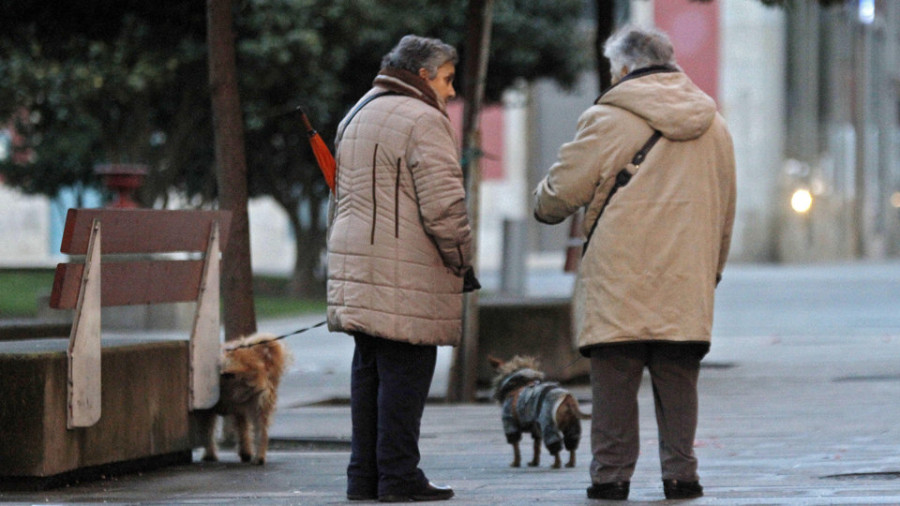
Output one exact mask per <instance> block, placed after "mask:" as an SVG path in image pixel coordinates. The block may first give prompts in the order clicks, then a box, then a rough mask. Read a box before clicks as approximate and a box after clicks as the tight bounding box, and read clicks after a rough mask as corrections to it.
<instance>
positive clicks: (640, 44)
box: [603, 25, 677, 74]
mask: <svg viewBox="0 0 900 506" xmlns="http://www.w3.org/2000/svg"><path fill="white" fill-rule="evenodd" d="M603 56H606V58H607V59H608V60H609V66H610V68H611V69H612V71H613V73H614V74H615V73H616V72H618V71H620V70H621V69H622V67H628V70H629V71H630V72H633V71H635V70H638V69H642V68H646V67H653V66H656V65H669V66H672V67H676V66H677V64H676V63H675V48H673V47H672V41H670V40H669V36H668V35H666V34H665V33H663V32H662V31H660V30H657V29H655V28H641V27H637V26H634V25H626V26H623V27H622V28H620V29H618V30H616V31H615V33H613V34H612V35H610V37H609V38H608V39H606V42H605V43H604V44H603Z"/></svg>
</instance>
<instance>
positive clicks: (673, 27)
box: [653, 0, 719, 100]
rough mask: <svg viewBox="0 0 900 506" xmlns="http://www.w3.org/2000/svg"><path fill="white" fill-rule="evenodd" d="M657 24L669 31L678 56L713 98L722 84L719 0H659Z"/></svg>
mask: <svg viewBox="0 0 900 506" xmlns="http://www.w3.org/2000/svg"><path fill="white" fill-rule="evenodd" d="M653 17H654V23H655V24H656V26H657V27H658V28H659V29H661V30H663V31H665V32H666V33H667V34H669V38H671V39H672V44H673V45H674V46H675V59H676V60H677V61H678V64H679V65H681V68H683V69H684V71H685V73H687V75H688V76H690V78H691V79H692V80H693V81H694V82H695V83H697V86H699V87H700V89H702V90H703V91H705V92H706V93H708V94H709V95H710V96H711V97H712V98H713V99H716V100H718V97H717V93H718V84H719V3H718V2H717V1H716V0H713V1H712V2H708V3H707V2H703V3H700V2H690V1H688V0H656V1H655V2H654V7H653Z"/></svg>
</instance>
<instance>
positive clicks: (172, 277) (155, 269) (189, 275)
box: [50, 225, 203, 309]
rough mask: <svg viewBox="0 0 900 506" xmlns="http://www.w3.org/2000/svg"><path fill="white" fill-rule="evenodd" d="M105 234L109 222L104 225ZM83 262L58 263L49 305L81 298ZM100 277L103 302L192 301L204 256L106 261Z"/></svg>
mask: <svg viewBox="0 0 900 506" xmlns="http://www.w3.org/2000/svg"><path fill="white" fill-rule="evenodd" d="M103 227H104V228H103V233H104V234H106V233H107V232H106V225H103ZM83 272H84V264H77V263H63V264H58V265H57V266H56V277H55V278H54V280H53V291H52V292H51V294H50V307H51V308H54V309H73V308H75V306H76V303H77V301H78V291H79V289H80V286H81V275H82V273H83ZM101 272H102V274H101V277H100V283H101V287H100V300H101V305H103V306H128V305H137V304H159V303H164V302H193V301H195V300H197V297H198V295H199V290H200V278H201V276H202V273H203V261H202V260H168V261H152V260H148V261H143V260H142V261H134V262H108V263H104V264H103V267H102V269H101Z"/></svg>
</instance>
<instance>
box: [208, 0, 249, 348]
mask: <svg viewBox="0 0 900 506" xmlns="http://www.w3.org/2000/svg"><path fill="white" fill-rule="evenodd" d="M206 9H207V44H208V46H209V85H210V91H211V94H212V113H213V114H212V117H213V132H214V135H215V152H216V181H217V183H218V189H219V208H220V209H225V210H228V211H231V230H230V231H229V239H228V247H227V248H226V249H225V251H224V253H223V255H222V299H223V303H224V307H225V310H224V311H223V314H224V320H225V339H226V340H231V339H237V338H238V337H240V336H242V335H247V334H251V333H253V332H256V312H255V309H254V307H253V272H252V269H251V265H250V224H249V219H248V216H247V159H246V154H245V152H244V128H243V122H242V117H241V102H240V96H239V95H238V87H237V68H236V67H237V64H236V63H235V54H234V52H235V49H234V33H233V24H232V0H207V3H206Z"/></svg>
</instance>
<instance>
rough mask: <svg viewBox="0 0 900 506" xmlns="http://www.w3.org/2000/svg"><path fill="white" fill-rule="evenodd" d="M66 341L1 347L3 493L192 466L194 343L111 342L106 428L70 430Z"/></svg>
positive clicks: (106, 355) (106, 363)
mask: <svg viewBox="0 0 900 506" xmlns="http://www.w3.org/2000/svg"><path fill="white" fill-rule="evenodd" d="M66 346H67V340H65V339H45V340H31V341H16V342H4V343H0V487H4V488H7V487H14V486H23V485H24V486H29V487H30V488H42V487H47V486H58V485H60V484H64V483H65V480H66V478H70V479H76V480H77V479H83V478H84V476H82V475H84V474H87V475H90V473H91V472H92V470H93V471H97V470H104V471H106V472H108V473H114V472H115V469H116V467H117V466H118V467H120V468H122V469H125V468H133V467H134V466H135V465H142V466H144V468H146V467H147V466H149V467H152V466H155V465H158V464H159V463H160V462H163V463H172V462H173V461H177V462H190V460H191V441H190V434H189V425H190V424H189V419H188V418H189V408H188V402H189V401H188V342H187V341H154V342H134V341H131V342H129V341H115V342H107V341H104V343H103V350H102V355H101V357H102V358H101V360H102V365H101V367H102V385H103V386H102V402H101V418H100V421H99V422H98V423H97V424H96V425H94V426H92V427H87V428H80V429H73V430H69V429H67V428H66V410H67V391H66V382H67V377H66V376H67V373H66V362H67V358H66V351H65V350H66Z"/></svg>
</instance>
